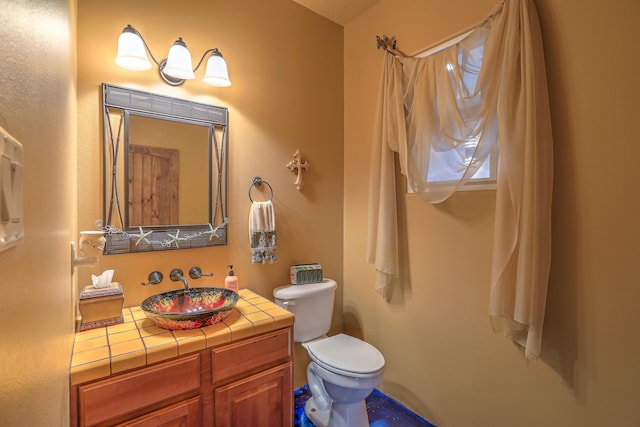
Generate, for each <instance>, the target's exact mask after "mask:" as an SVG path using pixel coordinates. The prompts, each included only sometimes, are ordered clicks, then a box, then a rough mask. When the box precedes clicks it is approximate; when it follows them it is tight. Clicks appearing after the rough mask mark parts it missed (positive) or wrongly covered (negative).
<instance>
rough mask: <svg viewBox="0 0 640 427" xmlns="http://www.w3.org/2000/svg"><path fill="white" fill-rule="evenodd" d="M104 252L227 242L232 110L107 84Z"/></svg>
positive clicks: (104, 90)
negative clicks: (229, 114) (229, 118)
mask: <svg viewBox="0 0 640 427" xmlns="http://www.w3.org/2000/svg"><path fill="white" fill-rule="evenodd" d="M102 107H103V124H102V125H103V171H104V179H103V203H104V205H103V206H104V216H103V217H104V220H103V221H102V224H101V228H102V230H103V231H104V232H105V237H106V243H105V247H104V253H105V254H107V255H110V254H124V253H132V252H149V251H161V250H171V249H189V248H201V247H206V246H218V245H226V244H227V228H226V227H227V212H226V201H227V182H226V181H227V180H226V175H227V145H228V110H227V109H226V108H223V107H216V106H212V105H207V104H202V103H198V102H193V101H188V100H183V99H177V98H172V97H168V96H163V95H157V94H153V93H148V92H143V91H139V90H134V89H129V88H125V87H120V86H114V85H109V84H106V83H103V85H102Z"/></svg>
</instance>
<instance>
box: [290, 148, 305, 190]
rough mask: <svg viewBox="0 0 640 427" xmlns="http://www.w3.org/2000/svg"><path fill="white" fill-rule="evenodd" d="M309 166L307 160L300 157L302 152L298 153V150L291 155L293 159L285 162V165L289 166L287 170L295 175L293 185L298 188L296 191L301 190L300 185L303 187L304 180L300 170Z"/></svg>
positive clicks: (302, 170)
mask: <svg viewBox="0 0 640 427" xmlns="http://www.w3.org/2000/svg"><path fill="white" fill-rule="evenodd" d="M309 166H310V165H309V162H307V161H306V160H303V159H302V154H301V153H300V150H296V153H295V154H294V155H293V160H291V161H290V162H289V163H288V164H287V167H288V168H289V170H290V171H291V172H293V173H295V174H296V175H297V176H296V182H295V186H296V189H298V191H299V190H302V187H304V182H303V181H302V172H304V171H306V170H307V169H309Z"/></svg>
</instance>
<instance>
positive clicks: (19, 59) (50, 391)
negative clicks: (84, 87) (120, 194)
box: [0, 0, 76, 426]
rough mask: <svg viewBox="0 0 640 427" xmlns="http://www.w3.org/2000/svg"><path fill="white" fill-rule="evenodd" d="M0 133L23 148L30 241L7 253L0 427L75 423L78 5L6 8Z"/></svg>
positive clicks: (22, 3)
mask: <svg viewBox="0 0 640 427" xmlns="http://www.w3.org/2000/svg"><path fill="white" fill-rule="evenodd" d="M1 9H2V13H0V40H2V44H3V48H2V58H3V59H2V61H0V126H2V127H3V128H4V129H5V130H6V131H7V132H8V133H10V134H11V135H13V136H14V137H15V138H16V139H17V140H18V141H20V142H21V143H22V146H23V150H24V151H23V153H24V158H23V160H24V169H23V173H24V177H23V178H24V186H23V189H24V203H23V207H24V238H23V240H22V241H21V242H20V243H19V244H18V245H17V246H16V247H14V248H11V249H9V250H7V251H5V252H0V273H1V274H2V284H1V285H0V286H1V288H2V301H3V303H2V309H1V310H0V325H2V326H1V327H0V330H1V331H2V339H0V425H2V426H22V425H25V426H26V425H30V426H45V425H49V426H54V425H55V426H65V425H68V423H69V410H68V405H69V403H68V402H69V398H68V384H69V376H68V374H69V371H68V369H69V356H70V354H71V344H72V338H73V314H74V313H73V303H72V301H73V298H72V289H73V285H72V283H73V277H72V275H71V267H70V265H71V264H70V244H69V242H70V241H71V239H73V235H74V234H75V233H74V227H75V212H76V204H75V180H76V172H75V158H76V133H75V123H76V92H75V68H74V67H75V6H74V2H73V1H70V0H56V1H49V2H35V3H34V2H32V1H29V0H11V1H8V2H7V1H4V2H2V6H1Z"/></svg>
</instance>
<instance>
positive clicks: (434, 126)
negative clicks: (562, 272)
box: [367, 0, 553, 358]
mask: <svg viewBox="0 0 640 427" xmlns="http://www.w3.org/2000/svg"><path fill="white" fill-rule="evenodd" d="M382 74H383V75H382V83H381V87H380V96H379V104H378V111H377V117H376V126H375V129H374V144H373V152H372V158H371V180H370V189H369V234H368V245H367V260H368V262H369V263H372V264H374V265H375V268H376V270H377V277H376V285H375V286H376V289H378V290H379V291H384V288H385V287H386V286H387V285H388V284H389V282H390V281H391V279H392V278H393V277H397V276H398V262H399V260H398V232H397V216H396V194H395V161H394V156H395V155H394V152H397V153H398V158H399V163H400V168H401V172H402V174H403V175H404V176H405V177H406V178H407V182H408V184H409V186H410V188H412V189H413V190H414V191H415V193H416V194H417V195H419V196H420V197H422V198H424V199H425V200H427V201H429V202H431V203H439V202H442V201H444V200H446V199H447V198H448V197H449V196H450V195H451V194H453V193H454V192H455V191H456V190H458V189H459V188H460V187H461V186H462V185H464V184H465V183H466V182H467V181H468V180H469V179H470V178H471V177H473V175H474V174H475V173H476V172H477V170H478V168H479V167H480V166H481V165H482V164H483V162H485V160H486V159H487V158H488V157H491V158H496V155H497V158H498V159H499V166H498V175H497V190H496V218H495V231H494V241H493V260H492V278H491V293H490V302H489V316H490V319H491V322H492V325H493V327H494V330H495V331H497V332H498V331H499V332H504V333H505V334H506V335H509V336H511V337H512V339H513V340H514V341H515V342H517V343H519V344H520V345H522V346H523V347H524V349H525V356H526V357H527V358H536V357H538V356H539V354H540V346H541V340H542V327H543V321H544V310H545V301H546V293H547V283H548V277H549V268H550V262H551V192H552V180H553V176H552V171H553V168H552V166H553V159H552V137H551V123H550V115H549V103H548V94H547V83H546V76H545V67H544V58H543V52H542V39H541V35H540V27H539V22H538V16H537V12H536V9H535V5H534V4H533V1H531V0H505V1H503V2H502V3H500V4H499V5H498V6H496V8H495V9H494V10H493V11H492V13H491V14H490V16H489V18H487V20H485V22H483V23H482V24H481V25H479V26H478V27H476V28H475V29H473V30H471V31H469V32H468V33H467V34H466V35H464V36H463V37H462V38H460V37H458V38H457V39H456V41H455V43H454V44H452V45H451V46H448V47H446V48H444V49H442V50H439V51H438V52H436V53H433V54H429V55H427V56H425V57H411V58H409V57H402V56H400V55H393V54H390V53H389V54H386V55H385V60H384V68H383V73H382ZM434 167H437V168H440V169H445V170H449V171H451V172H452V173H454V174H457V178H456V179H455V180H446V181H441V180H432V179H430V176H433V171H434Z"/></svg>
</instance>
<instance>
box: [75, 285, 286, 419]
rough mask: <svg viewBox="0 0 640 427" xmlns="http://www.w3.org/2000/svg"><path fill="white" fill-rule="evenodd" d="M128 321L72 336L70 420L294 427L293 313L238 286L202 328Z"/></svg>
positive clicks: (137, 316) (135, 312) (127, 314)
mask: <svg viewBox="0 0 640 427" xmlns="http://www.w3.org/2000/svg"><path fill="white" fill-rule="evenodd" d="M123 317H124V318H125V322H124V323H123V324H120V325H115V326H109V327H107V328H100V329H95V330H90V331H84V332H79V333H78V334H76V340H75V344H74V351H73V357H72V363H71V375H70V381H71V385H70V393H71V396H70V407H71V408H70V410H71V426H74V427H75V426H114V425H118V426H157V425H163V426H216V427H219V426H258V427H259V426H265V427H270V426H292V424H293V370H292V364H293V360H292V357H293V356H292V351H293V329H292V327H293V314H292V313H290V312H288V311H286V310H284V309H282V308H280V307H278V306H277V305H275V304H273V303H272V302H270V301H269V300H267V299H266V298H263V297H261V296H258V295H256V294H255V293H253V292H251V291H249V290H246V289H243V290H241V291H240V300H239V301H238V304H237V305H236V307H235V308H234V309H233V313H232V314H231V315H230V316H229V317H227V318H226V319H225V320H224V321H223V322H220V323H217V324H215V325H212V326H207V327H204V328H200V329H192V330H187V331H168V330H164V329H161V328H158V327H156V326H154V325H153V324H152V323H151V322H150V321H149V320H148V319H145V316H144V313H143V312H142V311H141V310H140V308H139V307H130V308H127V309H125V310H124V314H123Z"/></svg>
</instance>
